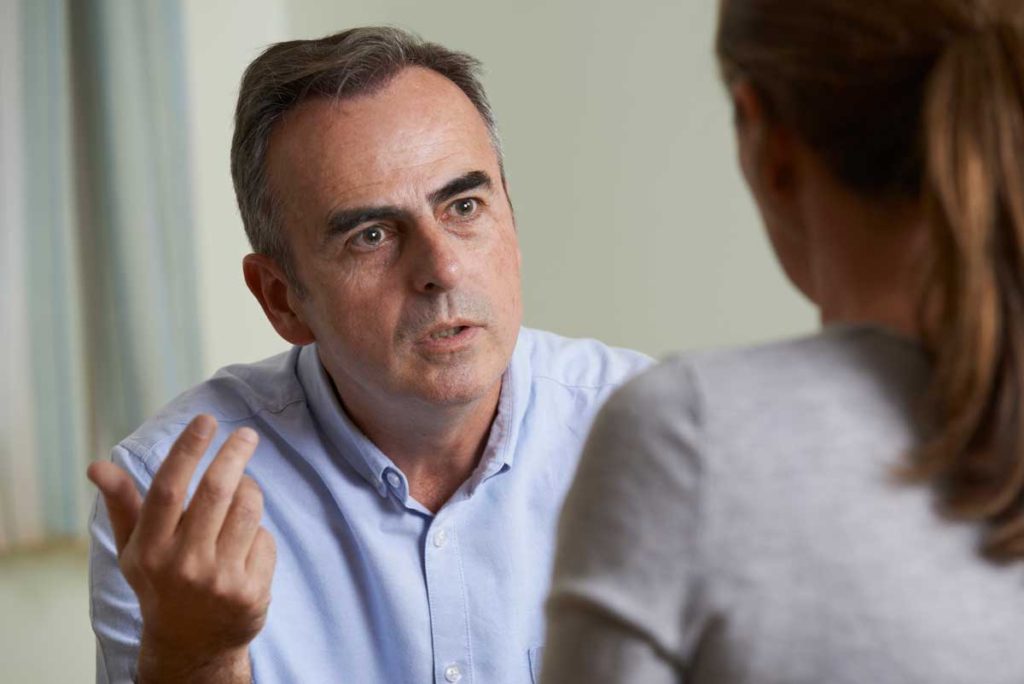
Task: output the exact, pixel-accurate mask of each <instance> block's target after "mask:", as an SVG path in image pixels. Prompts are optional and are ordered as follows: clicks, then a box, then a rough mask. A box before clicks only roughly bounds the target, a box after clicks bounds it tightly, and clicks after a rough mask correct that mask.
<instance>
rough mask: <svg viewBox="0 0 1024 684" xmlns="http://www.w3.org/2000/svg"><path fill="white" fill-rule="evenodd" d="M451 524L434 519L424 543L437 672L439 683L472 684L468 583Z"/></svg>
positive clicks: (445, 517) (447, 517)
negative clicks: (456, 683)
mask: <svg viewBox="0 0 1024 684" xmlns="http://www.w3.org/2000/svg"><path fill="white" fill-rule="evenodd" d="M446 513H450V511H446ZM451 520H452V519H451V517H450V515H442V516H441V518H435V519H434V524H433V525H432V526H431V529H430V530H429V531H428V533H427V537H426V538H425V539H424V570H425V571H426V582H427V599H428V602H429V605H430V617H431V619H430V630H431V636H432V641H433V644H434V668H435V669H434V672H435V677H436V678H437V681H441V682H449V683H451V684H454V683H455V682H460V684H470V682H472V681H473V674H472V662H473V656H472V645H471V643H470V639H469V606H468V604H467V602H466V586H465V584H466V579H465V577H464V575H463V568H462V558H461V556H460V553H461V550H460V548H459V539H458V534H456V531H455V528H454V527H453V525H452V522H451Z"/></svg>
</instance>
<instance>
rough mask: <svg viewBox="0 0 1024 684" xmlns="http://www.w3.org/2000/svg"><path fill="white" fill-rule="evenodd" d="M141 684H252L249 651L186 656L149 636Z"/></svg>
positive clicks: (142, 654)
mask: <svg viewBox="0 0 1024 684" xmlns="http://www.w3.org/2000/svg"><path fill="white" fill-rule="evenodd" d="M138 667H139V670H138V680H137V681H138V684H170V683H171V682H186V681H187V682H193V683H194V684H250V682H251V681H252V666H251V664H250V661H249V648H248V646H242V647H240V648H232V649H227V650H224V651H218V652H215V653H210V654H203V655H198V654H192V653H184V652H182V650H181V649H166V648H160V647H158V646H157V645H155V644H153V643H152V641H150V642H149V643H147V640H146V637H145V635H143V638H142V644H141V648H140V649H139V661H138Z"/></svg>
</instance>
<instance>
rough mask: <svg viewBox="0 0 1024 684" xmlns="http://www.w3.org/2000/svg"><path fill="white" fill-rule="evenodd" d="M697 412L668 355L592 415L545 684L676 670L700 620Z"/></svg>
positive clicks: (565, 524)
mask: <svg viewBox="0 0 1024 684" xmlns="http://www.w3.org/2000/svg"><path fill="white" fill-rule="evenodd" d="M700 413H701V407H700V401H699V393H698V391H697V388H696V383H695V380H694V378H693V376H692V373H690V372H689V370H688V369H687V368H686V367H685V366H683V365H681V364H680V363H679V362H674V363H667V364H662V365H661V366H658V367H656V368H655V369H653V370H652V371H648V372H647V373H645V374H643V375H641V376H640V377H638V378H636V379H635V380H633V381H632V382H630V383H628V384H627V385H626V386H625V387H623V388H622V389H620V390H619V391H618V392H617V393H616V394H615V395H613V397H612V398H611V399H610V400H609V402H608V404H606V406H605V407H604V408H603V409H602V410H601V412H600V414H599V415H598V418H597V419H596V421H595V423H594V426H593V428H592V430H591V433H590V436H589V438H588V440H587V444H586V447H585V449H584V453H583V456H582V458H581V461H580V466H579V470H578V472H577V475H576V479H575V481H574V484H573V486H572V488H571V489H570V492H569V495H568V497H567V499H566V503H565V507H564V509H563V512H562V516H561V520H560V523H559V533H558V546H557V551H556V556H555V571H554V579H553V583H552V590H551V595H550V598H549V600H548V604H547V617H548V631H547V647H546V648H545V655H544V664H543V669H542V677H541V681H542V682H543V683H544V684H552V683H556V684H572V683H574V682H587V683H588V684H611V683H613V682H646V683H650V684H662V683H665V684H667V683H669V682H678V681H681V680H682V679H684V678H685V670H686V667H687V662H688V660H689V658H690V655H691V652H692V650H693V648H694V644H695V643H697V641H699V638H700V632H701V629H702V627H703V623H704V619H703V618H702V613H703V608H702V603H703V601H702V598H701V591H700V584H701V581H702V580H701V548H700V547H701V546H702V521H701V508H702V507H701V498H702V496H703V490H702V487H701V480H702V468H701V463H700V451H701V431H700Z"/></svg>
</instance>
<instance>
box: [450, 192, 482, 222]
mask: <svg viewBox="0 0 1024 684" xmlns="http://www.w3.org/2000/svg"><path fill="white" fill-rule="evenodd" d="M478 207H479V203H478V202H477V201H476V200H475V199H472V198H470V197H467V198H466V199H460V200H455V201H454V202H452V206H451V213H452V214H453V215H454V216H456V217H458V218H468V217H470V216H472V215H473V214H475V213H476V211H477V208H478Z"/></svg>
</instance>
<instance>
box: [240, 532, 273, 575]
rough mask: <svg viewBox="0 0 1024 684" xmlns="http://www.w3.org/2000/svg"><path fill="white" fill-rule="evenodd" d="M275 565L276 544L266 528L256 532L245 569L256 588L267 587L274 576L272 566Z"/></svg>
mask: <svg viewBox="0 0 1024 684" xmlns="http://www.w3.org/2000/svg"><path fill="white" fill-rule="evenodd" d="M276 563H277V544H275V543H274V537H273V536H272V535H271V534H270V532H268V531H267V528H265V527H260V528H259V529H258V530H256V537H255V538H254V539H253V541H252V547H251V548H250V549H249V558H248V559H247V560H246V563H245V569H246V571H247V572H248V573H249V575H250V576H251V577H252V579H253V581H254V582H256V584H257V586H261V587H269V586H270V581H271V579H272V578H273V576H274V565H275V564H276Z"/></svg>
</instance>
